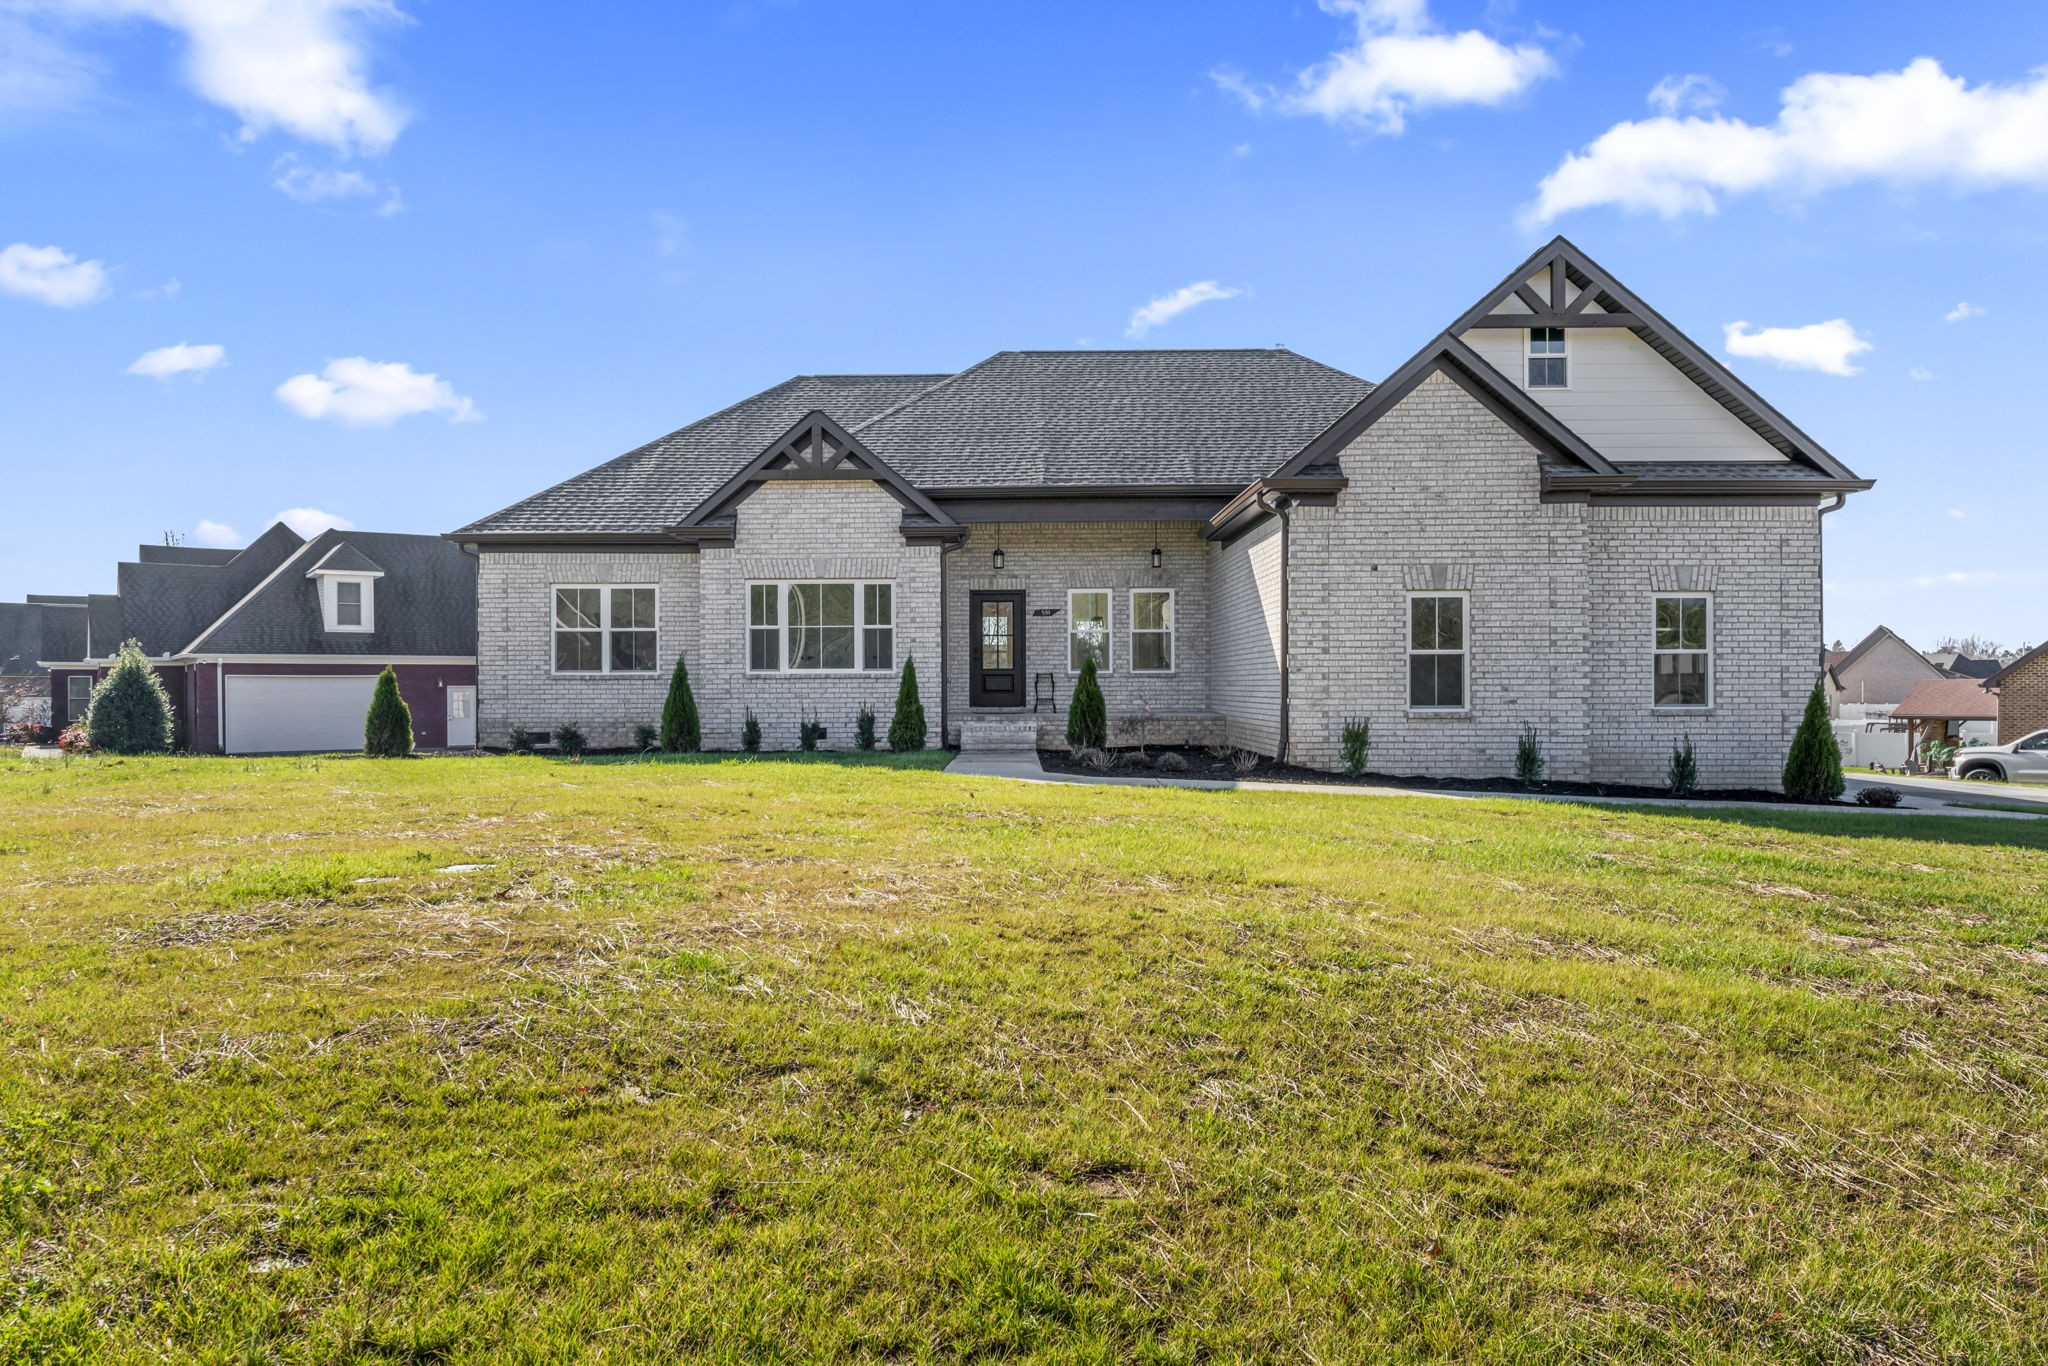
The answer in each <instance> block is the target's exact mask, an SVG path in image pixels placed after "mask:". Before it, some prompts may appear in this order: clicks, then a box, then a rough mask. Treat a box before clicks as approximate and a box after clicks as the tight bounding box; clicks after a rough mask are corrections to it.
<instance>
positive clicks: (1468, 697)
mask: <svg viewBox="0 0 2048 1366" xmlns="http://www.w3.org/2000/svg"><path fill="white" fill-rule="evenodd" d="M1417 598H1456V599H1458V601H1459V602H1460V603H1461V604H1462V606H1461V607H1460V608H1459V609H1458V610H1459V616H1460V619H1461V620H1462V621H1463V622H1464V625H1465V643H1464V645H1463V646H1462V647H1460V648H1458V649H1456V650H1438V649H1434V648H1431V649H1419V648H1417V646H1416V644H1415V600H1416V599H1417ZM1401 612H1402V626H1401V635H1402V638H1403V639H1404V640H1405V641H1406V642H1407V647H1408V648H1407V649H1406V650H1405V651H1403V653H1402V655H1401V665H1402V668H1401V698H1402V700H1403V701H1404V702H1406V703H1407V709H1408V711H1409V712H1411V713H1413V714H1415V715H1418V716H1463V715H1465V714H1466V713H1468V712H1470V711H1471V710H1472V594H1471V593H1470V592H1467V591H1463V590H1459V589H1441V588H1428V589H1422V590H1419V591H1417V592H1413V593H1410V594H1408V595H1407V597H1405V598H1404V599H1402V602H1401ZM1417 655H1457V656H1459V657H1461V658H1462V659H1463V660H1464V661H1465V688H1464V693H1465V700H1464V702H1463V703H1462V704H1460V705H1458V706H1455V707H1424V706H1418V705H1417V704H1416V701H1415V681H1414V668H1413V666H1412V665H1411V664H1410V663H1409V661H1410V660H1412V659H1414V658H1415V656H1417Z"/></svg>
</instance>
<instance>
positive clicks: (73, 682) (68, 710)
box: [62, 674, 98, 726]
mask: <svg viewBox="0 0 2048 1366" xmlns="http://www.w3.org/2000/svg"><path fill="white" fill-rule="evenodd" d="M97 681H98V680H97V679H95V678H94V677H93V676H92V675H91V674H72V675H70V676H69V677H67V678H66V679H65V680H64V717H63V721H62V724H64V725H67V726H68V725H70V724H71V723H72V722H74V721H82V720H84V719H85V714H86V712H87V711H88V710H90V709H91V707H92V690H93V685H94V684H95V683H96V682H97ZM80 683H83V684H85V704H84V705H83V706H80V707H77V708H76V709H74V708H73V706H72V703H73V702H74V701H75V700H76V699H75V698H74V696H73V694H75V693H76V692H77V691H78V685H79V684H80Z"/></svg>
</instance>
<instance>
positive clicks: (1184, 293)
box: [1124, 280, 1244, 337]
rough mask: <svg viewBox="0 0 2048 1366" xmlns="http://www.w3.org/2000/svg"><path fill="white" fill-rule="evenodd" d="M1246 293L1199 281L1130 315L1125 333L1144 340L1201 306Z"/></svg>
mask: <svg viewBox="0 0 2048 1366" xmlns="http://www.w3.org/2000/svg"><path fill="white" fill-rule="evenodd" d="M1243 293H1244V291H1243V290H1242V289H1239V288H1237V287H1236V286H1234V285H1219V284H1217V283H1216V282H1215V281H1214V280H1197V281H1195V282H1194V283H1193V284H1191V285H1182V286H1181V287H1180V288H1179V289H1176V290H1175V291H1173V293H1171V294H1162V295H1160V296H1159V297H1158V298H1156V299H1154V300H1152V301H1151V302H1150V303H1148V304H1143V305H1141V306H1140V307H1139V308H1138V309H1137V310H1136V311H1135V312H1133V313H1132V314H1131V325H1130V326H1129V327H1127V328H1125V329H1124V335H1125V336H1127V337H1142V336H1144V335H1145V334H1146V333H1147V332H1150V331H1151V330H1152V329H1153V328H1155V327H1158V326H1160V325H1161V324H1163V323H1169V322H1172V321H1173V320H1174V319H1175V318H1178V317H1179V316H1180V315H1181V314H1183V313H1185V312H1187V311H1188V310H1189V309H1191V308H1194V307H1195V306H1197V305H1199V304H1206V303H1212V302H1214V301H1215V300H1217V299H1235V298H1237V297H1238V296H1239V295H1241V294H1243Z"/></svg>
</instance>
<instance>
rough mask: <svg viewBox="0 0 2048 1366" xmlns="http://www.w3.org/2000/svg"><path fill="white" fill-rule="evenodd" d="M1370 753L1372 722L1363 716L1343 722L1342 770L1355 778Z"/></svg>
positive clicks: (1362, 771) (1363, 766) (1360, 772)
mask: <svg viewBox="0 0 2048 1366" xmlns="http://www.w3.org/2000/svg"><path fill="white" fill-rule="evenodd" d="M1371 754H1372V722H1371V721H1369V720H1367V719H1366V718H1365V717H1363V716H1359V717H1353V718H1351V719H1350V720H1347V721H1345V723H1344V771H1345V772H1346V773H1348V774H1350V775H1351V776H1352V777H1354V778H1356V777H1358V776H1359V775H1360V774H1362V773H1364V772H1365V765H1366V760H1367V759H1368V758H1369V757H1370V756H1371Z"/></svg>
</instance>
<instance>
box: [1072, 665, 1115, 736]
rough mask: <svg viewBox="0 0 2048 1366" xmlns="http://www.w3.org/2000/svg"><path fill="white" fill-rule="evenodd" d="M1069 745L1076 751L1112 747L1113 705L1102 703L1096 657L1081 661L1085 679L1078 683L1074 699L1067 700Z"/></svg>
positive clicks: (1082, 678)
mask: <svg viewBox="0 0 2048 1366" xmlns="http://www.w3.org/2000/svg"><path fill="white" fill-rule="evenodd" d="M1067 744H1068V745H1069V746H1071V747H1072V748H1074V749H1102V748H1104V747H1105V746H1107V745H1108V744H1109V706H1108V704H1107V703H1105V702H1104V701H1103V700H1102V684H1100V683H1098V682H1096V680H1095V657H1094V656H1093V655H1090V656H1089V657H1088V658H1087V659H1084V660H1082V661H1081V676H1080V677H1079V678H1078V679H1076V680H1074V693H1073V696H1071V697H1069V698H1068V699H1067Z"/></svg>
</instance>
